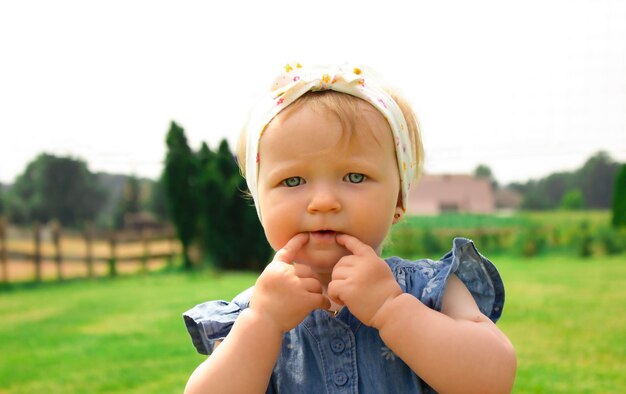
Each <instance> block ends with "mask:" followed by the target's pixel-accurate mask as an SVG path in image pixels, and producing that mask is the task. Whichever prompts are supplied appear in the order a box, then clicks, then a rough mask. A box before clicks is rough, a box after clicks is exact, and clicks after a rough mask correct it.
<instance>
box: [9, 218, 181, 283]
mask: <svg viewBox="0 0 626 394" xmlns="http://www.w3.org/2000/svg"><path fill="white" fill-rule="evenodd" d="M179 253H180V245H179V242H178V240H177V239H176V238H175V235H174V231H173V229H172V228H169V227H167V228H162V229H143V230H122V231H102V230H97V229H95V228H94V226H93V224H92V223H86V225H85V229H84V230H83V231H75V230H66V229H63V228H62V227H61V226H60V225H59V224H58V223H55V222H52V223H50V224H48V225H46V226H42V225H41V224H39V223H34V224H33V226H32V227H31V228H17V227H12V226H9V225H8V223H7V222H6V220H4V219H3V218H1V217H0V280H1V281H2V282H5V283H8V282H10V281H29V280H34V281H41V280H43V279H49V278H56V279H58V280H63V279H66V278H75V277H89V278H92V277H96V276H105V275H108V276H116V275H118V274H120V273H127V272H147V271H149V270H151V269H156V268H157V267H163V266H164V265H171V264H173V260H174V258H175V256H176V255H177V254H179Z"/></svg>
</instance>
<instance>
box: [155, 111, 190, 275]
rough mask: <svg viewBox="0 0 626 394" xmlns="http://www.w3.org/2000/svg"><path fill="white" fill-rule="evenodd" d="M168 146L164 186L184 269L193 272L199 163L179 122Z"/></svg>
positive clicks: (170, 130)
mask: <svg viewBox="0 0 626 394" xmlns="http://www.w3.org/2000/svg"><path fill="white" fill-rule="evenodd" d="M166 144H167V155H166V157H165V169H164V172H163V185H164V187H165V190H166V194H167V196H168V199H167V200H168V204H167V206H168V213H169V217H170V219H171V220H172V222H173V223H174V226H175V227H176V232H177V234H178V238H179V239H180V242H181V244H182V247H183V261H184V267H185V269H191V268H192V266H193V265H192V262H191V260H190V258H189V247H190V245H191V243H192V242H193V240H194V238H195V236H196V233H197V226H196V224H197V217H198V215H197V213H198V204H197V202H198V199H197V195H196V193H197V189H196V186H197V185H196V182H197V175H198V163H197V159H196V157H195V155H194V154H193V153H192V151H191V149H190V148H189V145H188V143H187V137H185V131H184V129H183V128H181V127H180V126H178V125H177V124H176V123H175V122H172V123H171V125H170V129H169V131H168V133H167V137H166Z"/></svg>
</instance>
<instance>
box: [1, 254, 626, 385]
mask: <svg viewBox="0 0 626 394" xmlns="http://www.w3.org/2000/svg"><path fill="white" fill-rule="evenodd" d="M493 260H494V262H495V263H496V264H497V265H498V267H499V268H500V271H501V273H502V275H503V277H504V280H505V284H506V288H507V303H506V305H505V311H504V315H503V318H502V319H501V321H500V323H499V325H500V327H501V329H502V330H503V331H504V332H505V333H507V335H508V336H509V337H510V338H511V340H512V341H513V343H514V344H515V347H516V349H517V353H518V364H519V368H518V375H517V380H516V385H515V390H514V392H516V393H624V392H626V290H625V289H626V258H625V257H624V256H618V257H610V258H608V257H607V258H594V259H586V260H576V259H574V260H572V259H567V258H565V257H551V258H548V257H540V258H535V259H530V260H523V259H520V258H515V259H506V258H493ZM254 280H255V275H254V274H233V273H228V274H223V275H216V274H210V273H196V274H182V273H163V274H151V275H147V276H131V277H122V278H119V279H115V280H111V279H104V278H103V279H97V280H82V281H71V282H65V283H58V284H57V283H48V284H41V285H20V286H14V287H10V288H5V289H3V290H1V291H0V393H33V392H46V393H111V392H124V393H168V392H171V393H180V392H181V391H182V388H183V386H184V384H185V382H186V380H187V377H188V376H189V374H190V373H191V371H192V370H193V369H194V368H195V366H196V365H197V364H198V363H200V362H201V361H202V360H203V356H201V355H198V354H196V353H195V350H194V348H193V346H192V345H191V342H190V341H189V337H188V335H187V333H186V331H185V328H184V324H183V322H182V319H181V313H182V312H183V311H184V310H186V309H188V308H189V307H191V306H193V305H194V304H195V303H199V302H202V301H203V300H206V299H216V298H223V299H230V298H232V296H234V295H235V294H236V293H238V292H239V291H240V290H242V289H244V288H246V287H247V286H249V285H251V284H252V283H254Z"/></svg>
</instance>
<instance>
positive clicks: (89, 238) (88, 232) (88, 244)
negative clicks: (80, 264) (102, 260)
mask: <svg viewBox="0 0 626 394" xmlns="http://www.w3.org/2000/svg"><path fill="white" fill-rule="evenodd" d="M85 250H86V256H85V262H86V264H87V276H88V277H90V278H93V276H94V273H93V222H92V221H91V220H87V221H86V222H85Z"/></svg>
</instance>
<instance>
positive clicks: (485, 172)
mask: <svg viewBox="0 0 626 394" xmlns="http://www.w3.org/2000/svg"><path fill="white" fill-rule="evenodd" d="M474 176H475V177H476V178H483V179H487V180H488V181H489V183H491V187H493V188H494V189H497V188H498V181H497V180H496V178H495V177H494V175H493V172H492V171H491V168H489V167H488V166H486V165H484V164H480V165H478V167H476V169H475V170H474Z"/></svg>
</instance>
